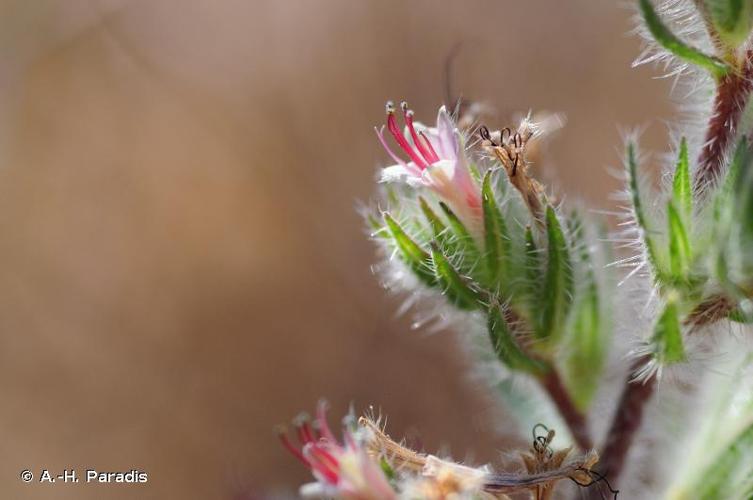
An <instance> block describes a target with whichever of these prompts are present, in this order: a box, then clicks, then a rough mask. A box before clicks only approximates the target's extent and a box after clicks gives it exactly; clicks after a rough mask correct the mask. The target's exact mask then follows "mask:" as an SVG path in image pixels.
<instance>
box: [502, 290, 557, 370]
mask: <svg viewBox="0 0 753 500" xmlns="http://www.w3.org/2000/svg"><path fill="white" fill-rule="evenodd" d="M487 327H488V330H489V338H490V340H491V342H492V347H493V349H494V352H495V353H496V354H497V357H498V358H499V360H500V361H502V363H504V364H505V365H507V366H508V367H509V368H510V369H511V370H517V371H523V372H527V373H531V374H534V375H541V374H543V373H545V372H546V370H547V366H546V365H545V364H544V363H542V362H541V361H537V360H535V359H532V358H530V357H528V356H527V355H526V353H525V352H523V350H522V349H521V348H520V346H518V344H517V342H516V341H515V339H514V338H513V336H512V333H511V332H510V328H509V326H508V325H507V321H506V320H505V318H504V316H503V315H502V313H501V311H500V306H497V305H493V306H492V307H491V308H490V309H489V315H488V321H487Z"/></svg>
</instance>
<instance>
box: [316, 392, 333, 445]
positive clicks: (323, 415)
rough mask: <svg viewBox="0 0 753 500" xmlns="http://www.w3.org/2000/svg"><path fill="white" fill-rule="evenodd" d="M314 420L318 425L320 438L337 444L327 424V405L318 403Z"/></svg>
mask: <svg viewBox="0 0 753 500" xmlns="http://www.w3.org/2000/svg"><path fill="white" fill-rule="evenodd" d="M316 420H317V422H318V423H319V432H320V433H321V435H322V437H324V439H326V440H327V441H329V442H330V443H333V444H334V443H337V439H336V438H335V435H334V434H332V431H331V430H330V428H329V425H328V424H327V404H326V403H325V402H320V403H319V406H318V407H317V408H316Z"/></svg>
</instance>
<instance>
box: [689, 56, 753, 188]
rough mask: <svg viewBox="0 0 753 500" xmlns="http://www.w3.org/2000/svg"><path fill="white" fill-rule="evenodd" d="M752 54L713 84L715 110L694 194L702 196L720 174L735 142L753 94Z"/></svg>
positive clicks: (707, 132)
mask: <svg viewBox="0 0 753 500" xmlns="http://www.w3.org/2000/svg"><path fill="white" fill-rule="evenodd" d="M752 59H753V51H750V50H749V51H748V52H747V53H746V55H745V60H744V62H743V68H742V70H740V71H738V72H735V71H731V72H730V73H729V74H728V75H726V76H724V77H722V78H721V79H719V81H718V82H717V84H716V97H715V98H714V107H713V111H712V114H711V118H710V119H709V123H708V127H707V128H706V136H705V138H704V139H705V140H704V146H703V149H702V150H701V154H700V155H699V156H698V168H697V170H696V174H695V190H696V193H699V194H701V193H703V192H704V191H705V190H706V189H707V188H708V186H709V185H713V184H714V183H715V182H716V180H717V179H718V178H719V176H720V175H721V174H722V168H723V166H724V156H725V154H726V153H727V150H728V149H729V146H730V144H731V143H732V141H733V140H734V138H735V135H736V133H737V127H738V125H739V123H740V118H741V117H742V114H743V109H744V108H745V105H746V103H747V102H748V98H749V96H750V92H751V90H753V79H752V77H753V60H752Z"/></svg>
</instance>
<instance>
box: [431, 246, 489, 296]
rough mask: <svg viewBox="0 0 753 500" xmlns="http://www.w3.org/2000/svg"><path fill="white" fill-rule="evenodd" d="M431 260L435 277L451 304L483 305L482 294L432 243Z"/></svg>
mask: <svg viewBox="0 0 753 500" xmlns="http://www.w3.org/2000/svg"><path fill="white" fill-rule="evenodd" d="M431 260H432V261H433V263H434V273H435V275H436V279H437V281H438V282H439V283H440V284H441V285H442V287H443V290H444V293H445V295H447V298H448V299H449V300H450V301H451V302H452V303H453V304H455V305H456V306H457V307H459V308H460V309H476V308H478V307H480V306H481V305H483V297H482V294H481V293H479V291H478V290H477V289H476V288H475V287H474V286H473V285H472V284H471V282H470V280H469V279H467V278H465V277H464V276H461V275H460V273H459V272H458V271H457V269H455V267H454V266H453V265H452V263H451V262H450V261H449V260H448V259H447V257H445V256H444V255H443V254H442V252H441V251H440V249H439V247H438V246H437V245H436V244H434V243H432V245H431Z"/></svg>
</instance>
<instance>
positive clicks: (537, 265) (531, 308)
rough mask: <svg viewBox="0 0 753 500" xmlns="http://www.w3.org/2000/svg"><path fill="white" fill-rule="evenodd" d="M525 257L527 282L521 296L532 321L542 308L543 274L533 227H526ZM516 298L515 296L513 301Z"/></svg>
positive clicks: (524, 283) (525, 281)
mask: <svg viewBox="0 0 753 500" xmlns="http://www.w3.org/2000/svg"><path fill="white" fill-rule="evenodd" d="M524 255H525V260H524V267H525V280H524V282H523V287H522V293H521V296H522V298H523V299H524V300H525V305H526V307H527V309H528V318H529V319H531V318H535V317H536V316H537V315H536V311H538V308H539V306H540V303H539V297H540V295H541V294H540V286H541V280H542V274H543V273H542V271H541V253H540V251H539V249H538V247H537V246H536V240H535V238H534V236H533V230H532V229H531V226H526V232H525V253H524ZM516 298H517V297H516V296H515V295H514V294H513V299H516ZM536 321H538V320H536Z"/></svg>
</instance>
